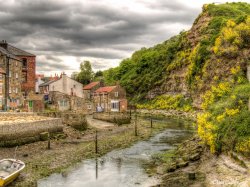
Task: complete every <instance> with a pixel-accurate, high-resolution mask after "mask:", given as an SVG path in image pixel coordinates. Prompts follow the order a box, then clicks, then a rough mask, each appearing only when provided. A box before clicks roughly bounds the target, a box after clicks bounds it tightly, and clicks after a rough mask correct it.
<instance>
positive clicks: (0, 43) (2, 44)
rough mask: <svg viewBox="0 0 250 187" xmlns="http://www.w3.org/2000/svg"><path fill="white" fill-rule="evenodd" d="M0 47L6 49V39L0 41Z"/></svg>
mask: <svg viewBox="0 0 250 187" xmlns="http://www.w3.org/2000/svg"><path fill="white" fill-rule="evenodd" d="M0 47H2V48H4V49H7V48H8V43H7V41H6V40H2V41H1V42H0Z"/></svg>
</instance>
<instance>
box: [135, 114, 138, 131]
mask: <svg viewBox="0 0 250 187" xmlns="http://www.w3.org/2000/svg"><path fill="white" fill-rule="evenodd" d="M135 136H138V133H137V113H135Z"/></svg>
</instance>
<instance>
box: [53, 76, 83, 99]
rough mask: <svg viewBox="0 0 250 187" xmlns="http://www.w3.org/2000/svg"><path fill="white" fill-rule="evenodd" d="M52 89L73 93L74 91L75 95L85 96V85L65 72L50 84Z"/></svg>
mask: <svg viewBox="0 0 250 187" xmlns="http://www.w3.org/2000/svg"><path fill="white" fill-rule="evenodd" d="M49 90H50V91H58V92H61V93H64V94H68V95H71V92H72V91H73V93H74V95H76V96H78V97H81V98H83V85H82V84H81V83H79V82H77V81H75V80H73V79H71V78H69V77H67V75H65V74H63V75H62V78H60V79H59V80H57V81H55V82H53V83H51V84H50V86H49Z"/></svg>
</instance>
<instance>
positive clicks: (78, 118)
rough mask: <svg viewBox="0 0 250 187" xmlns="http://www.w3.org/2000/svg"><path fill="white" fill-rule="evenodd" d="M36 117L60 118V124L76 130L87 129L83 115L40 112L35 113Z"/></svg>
mask: <svg viewBox="0 0 250 187" xmlns="http://www.w3.org/2000/svg"><path fill="white" fill-rule="evenodd" d="M37 115H38V116H45V117H51V118H60V119H61V120H62V123H63V124H65V125H68V126H71V127H73V128H75V129H77V130H86V129H87V127H88V123H87V119H86V115H85V114H81V113H74V112H42V113H37Z"/></svg>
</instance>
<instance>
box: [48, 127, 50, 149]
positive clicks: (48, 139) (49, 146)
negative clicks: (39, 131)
mask: <svg viewBox="0 0 250 187" xmlns="http://www.w3.org/2000/svg"><path fill="white" fill-rule="evenodd" d="M48 149H50V133H49V131H48Z"/></svg>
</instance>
